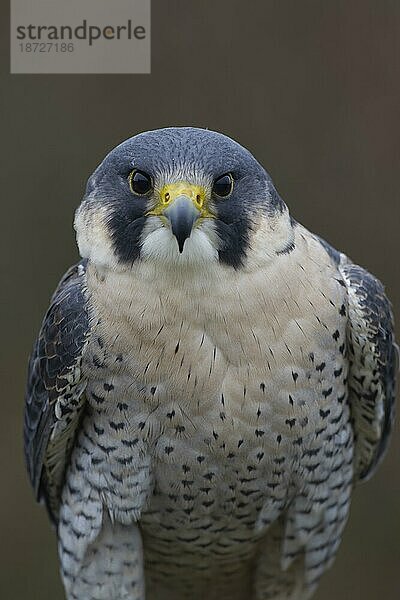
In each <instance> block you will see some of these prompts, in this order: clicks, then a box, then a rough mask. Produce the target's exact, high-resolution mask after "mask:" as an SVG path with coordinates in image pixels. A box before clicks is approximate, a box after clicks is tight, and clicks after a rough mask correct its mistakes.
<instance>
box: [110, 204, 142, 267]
mask: <svg viewBox="0 0 400 600" xmlns="http://www.w3.org/2000/svg"><path fill="white" fill-rule="evenodd" d="M145 210H146V205H145V202H144V201H143V200H142V199H140V200H137V199H136V198H129V199H128V200H125V201H124V203H118V204H117V205H115V206H114V207H113V211H112V214H111V215H110V217H109V219H108V228H109V231H110V235H111V239H112V242H113V246H114V250H115V253H116V254H117V256H118V258H119V259H120V260H121V261H122V262H126V263H133V262H134V261H135V260H136V259H137V258H139V256H140V241H141V234H142V231H143V227H144V225H145V223H146V217H145V216H144V213H145Z"/></svg>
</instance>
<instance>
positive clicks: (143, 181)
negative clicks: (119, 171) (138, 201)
mask: <svg viewBox="0 0 400 600" xmlns="http://www.w3.org/2000/svg"><path fill="white" fill-rule="evenodd" d="M128 179H129V187H130V188H131V191H132V192H133V193H134V194H142V195H143V194H147V192H149V191H150V190H151V188H152V184H151V177H150V175H147V173H145V172H144V171H138V170H137V169H136V170H135V171H132V173H130V174H129V178H128Z"/></svg>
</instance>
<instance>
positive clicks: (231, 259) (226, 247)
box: [216, 207, 251, 269]
mask: <svg viewBox="0 0 400 600" xmlns="http://www.w3.org/2000/svg"><path fill="white" fill-rule="evenodd" d="M235 214H236V211H235V210H232V207H230V209H229V211H227V210H223V209H222V210H221V209H219V210H218V218H217V219H216V227H217V234H218V238H219V248H218V257H219V260H220V262H222V263H224V264H226V265H228V266H230V267H233V268H234V269H238V268H239V267H241V266H242V265H243V263H244V261H245V258H246V253H247V249H248V247H249V233H250V227H251V225H250V220H249V218H248V216H247V215H246V214H245V213H243V212H242V214H241V215H240V217H238V218H237V220H233V219H232V217H234V215H235Z"/></svg>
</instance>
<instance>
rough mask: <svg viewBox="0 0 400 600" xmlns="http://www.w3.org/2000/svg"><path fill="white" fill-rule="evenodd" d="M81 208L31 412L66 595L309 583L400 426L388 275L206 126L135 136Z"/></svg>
mask: <svg viewBox="0 0 400 600" xmlns="http://www.w3.org/2000/svg"><path fill="white" fill-rule="evenodd" d="M75 228H76V232H77V243H78V247H79V250H80V255H81V257H82V260H81V261H80V262H79V263H78V264H77V265H76V266H73V267H71V268H70V269H69V270H68V271H67V273H66V274H65V275H64V277H63V278H62V280H61V282H60V284H59V286H58V288H57V289H56V291H55V293H54V295H53V297H52V300H51V303H50V308H49V309H48V312H47V314H46V316H45V318H44V321H43V325H42V328H41V331H40V333H39V336H38V339H37V341H36V344H35V347H34V350H33V353H32V356H31V359H30V364H29V379H28V386H27V395H26V408H25V429H24V442H25V454H26V460H27V465H28V471H29V476H30V479H31V481H32V484H33V487H34V490H35V493H36V495H37V498H38V499H40V500H42V501H44V503H45V505H46V507H47V509H48V512H49V515H50V517H51V519H52V521H53V523H54V525H55V527H56V529H57V537H58V547H59V557H60V564H61V574H62V579H63V583H64V586H65V590H66V596H67V598H68V600H72V599H76V600H102V599H104V600H187V599H189V600H202V599H204V598H207V599H209V600H213V599H218V600H224V599H226V600H228V599H229V600H295V599H301V600H304V599H307V598H310V597H311V595H312V594H313V592H314V591H315V589H316V586H317V583H318V581H319V579H320V577H321V575H322V574H323V573H324V571H325V570H326V569H327V568H329V566H330V565H331V564H332V562H333V560H334V557H335V554H336V551H337V549H338V546H339V544H340V539H341V536H342V533H343V528H344V526H345V523H346V520H347V517H348V512H349V504H350V498H351V493H352V488H353V486H354V484H355V483H357V482H358V481H361V480H364V479H367V478H368V477H369V476H370V475H371V474H372V473H373V472H374V470H375V468H376V466H377V465H378V463H379V462H380V460H381V458H382V456H383V454H384V452H385V449H386V445H387V442H388V438H389V434H390V430H391V424H392V420H393V404H394V398H395V379H396V372H397V366H396V364H397V363H396V357H397V352H396V345H395V343H394V337H393V323H392V314H391V308H390V304H389V302H388V300H387V298H386V296H385V293H384V289H383V286H382V284H381V283H380V282H379V281H378V280H377V279H376V278H375V277H374V276H372V275H370V274H369V273H368V272H367V271H366V270H364V269H363V268H362V267H359V266H358V265H356V264H354V263H353V262H352V261H351V260H350V259H349V258H348V257H347V256H346V255H345V254H342V253H341V252H338V251H336V250H335V249H333V248H332V247H331V246H330V245H329V244H327V243H326V242H325V241H323V240H322V239H320V238H319V237H318V236H316V235H314V234H312V233H310V232H309V231H308V230H307V229H305V228H304V227H303V226H301V225H300V224H299V223H297V222H296V221H295V220H294V219H293V218H292V217H291V216H290V214H289V211H288V208H287V206H286V204H285V203H284V202H283V200H282V199H281V198H280V196H279V194H278V192H277V191H276V189H275V187H274V185H273V183H272V181H271V179H270V177H269V175H268V174H267V173H266V171H265V170H264V168H263V167H262V166H261V165H260V164H259V163H258V162H257V161H256V159H255V158H254V157H253V156H252V154H251V153H250V152H249V151H247V150H246V149H244V148H243V147H242V146H240V145H239V144H238V143H236V142H235V141H233V140H231V139H230V138H228V137H226V136H225V135H222V134H220V133H216V132H212V131H208V130H203V129H197V128H191V127H182V128H181V127H179V128H175V127H173V128H166V129H159V130H155V131H149V132H146V133H141V134H139V135H136V136H135V137H132V138H130V139H128V140H127V141H125V142H123V143H122V144H120V145H119V146H117V147H116V148H115V149H114V150H112V151H111V152H110V153H109V154H108V155H107V156H106V157H105V159H104V160H103V162H102V163H101V164H100V166H99V167H98V168H97V169H96V170H95V171H94V173H93V175H92V176H91V177H90V178H89V180H88V184H87V188H86V192H85V195H84V198H83V201H82V203H81V205H80V206H79V208H78V210H77V212H76V218H75Z"/></svg>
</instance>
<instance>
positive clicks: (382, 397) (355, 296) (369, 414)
mask: <svg viewBox="0 0 400 600" xmlns="http://www.w3.org/2000/svg"><path fill="white" fill-rule="evenodd" d="M340 271H341V273H342V276H343V279H344V281H345V283H346V286H347V292H348V313H349V314H348V358H349V365H350V369H349V382H348V385H349V402H350V408H351V414H352V424H353V430H354V436H355V462H354V468H355V478H356V479H358V480H364V479H367V478H369V477H370V476H371V475H372V474H373V472H374V470H375V468H376V467H377V465H378V464H379V462H380V460H381V458H382V457H383V455H384V453H385V450H386V447H387V443H388V440H389V437H390V433H391V428H392V422H393V417H394V402H395V396H396V377H397V371H398V348H397V346H396V344H395V341H394V332H393V316H392V311H391V307H390V303H389V301H388V299H387V297H386V295H385V292H384V288H383V285H382V284H381V282H380V281H379V280H378V279H376V278H375V277H374V276H373V275H371V274H370V273H368V272H367V271H365V270H364V269H363V268H362V267H359V266H358V265H354V264H352V263H350V262H348V263H346V264H344V265H342V266H341V267H340Z"/></svg>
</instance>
